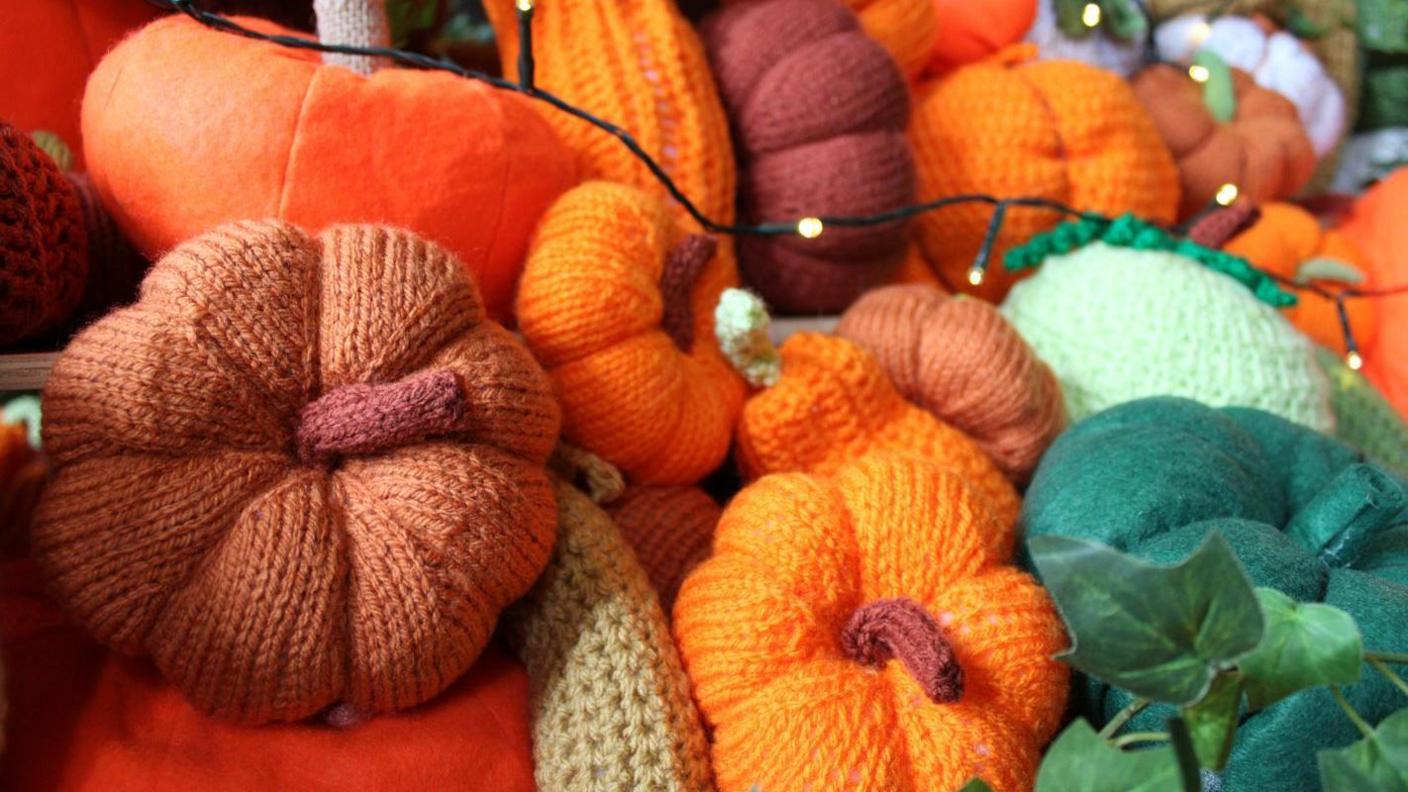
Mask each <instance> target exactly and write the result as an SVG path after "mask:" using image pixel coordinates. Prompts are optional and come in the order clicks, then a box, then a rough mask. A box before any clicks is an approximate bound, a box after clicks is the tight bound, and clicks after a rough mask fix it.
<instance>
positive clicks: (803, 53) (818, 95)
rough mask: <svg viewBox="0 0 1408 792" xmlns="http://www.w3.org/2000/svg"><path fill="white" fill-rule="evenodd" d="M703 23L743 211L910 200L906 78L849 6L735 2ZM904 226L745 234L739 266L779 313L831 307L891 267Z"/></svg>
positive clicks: (788, 216)
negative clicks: (808, 234) (733, 145)
mask: <svg viewBox="0 0 1408 792" xmlns="http://www.w3.org/2000/svg"><path fill="white" fill-rule="evenodd" d="M701 32H702V34H703V38H704V44H705V47H706V48H707V50H708V53H709V60H710V62H711V63H712V64H713V67H714V75H715V77H716V79H717V80H718V83H719V93H720V95H721V96H722V97H723V100H724V104H725V106H726V107H727V108H728V111H729V116H730V118H731V120H732V122H733V128H734V138H735V140H736V141H737V154H738V158H739V161H740V165H741V168H742V175H741V183H740V185H739V204H740V205H739V214H740V215H741V216H742V217H744V218H745V219H747V220H748V221H751V222H774V221H777V222H781V221H795V220H798V219H799V218H802V217H811V216H819V215H820V216H824V215H867V214H872V213H876V212H883V211H886V210H889V209H894V208H896V207H899V206H903V205H905V204H908V203H910V202H911V201H912V200H913V199H914V189H915V188H914V185H915V176H914V162H913V158H912V157H911V156H910V151H909V143H908V141H907V140H906V139H905V136H904V128H905V124H906V123H907V121H908V119H909V92H908V88H907V86H906V83H905V79H904V75H902V74H901V73H900V71H899V68H898V67H896V66H895V63H894V61H893V60H891V59H890V56H889V55H887V54H886V52H885V50H884V49H883V48H881V46H880V45H879V44H877V43H875V42H874V41H872V40H871V39H870V38H869V37H867V36H866V35H865V33H864V32H863V31H862V30H861V27H860V24H859V23H858V22H857V21H856V18H855V16H854V15H852V14H851V12H850V11H848V10H846V9H845V8H843V7H842V6H841V5H840V4H839V3H837V2H836V1H835V0H759V2H750V3H737V4H733V5H729V6H726V7H725V8H724V9H723V10H722V11H720V12H719V13H718V14H716V15H715V16H713V17H711V18H710V19H708V20H706V22H705V23H704V25H703V27H702V30H701ZM904 228H905V226H904V224H903V223H891V224H886V225H883V226H875V227H871V228H826V229H824V230H823V233H822V234H821V235H820V236H818V237H816V238H813V239H806V238H802V237H799V236H780V237H767V236H747V237H743V238H742V240H741V241H740V243H739V251H738V258H739V266H740V270H741V272H742V274H743V277H744V280H746V281H747V282H748V284H749V285H750V286H752V287H753V288H754V289H756V290H757V291H758V292H759V293H760V294H761V295H762V296H763V297H764V298H765V299H766V300H767V301H768V304H769V305H771V306H773V307H774V308H776V309H777V310H779V311H782V312H790V313H813V312H828V311H839V310H841V309H843V308H845V307H846V306H847V305H849V304H850V303H851V302H852V301H853V300H855V298H856V297H858V296H859V295H860V294H861V293H862V292H864V291H865V290H866V289H868V288H869V287H871V286H875V285H877V284H879V283H881V282H883V281H884V280H885V279H886V278H887V276H888V275H889V274H890V272H891V271H892V270H893V269H894V268H895V267H896V266H898V264H899V263H900V261H901V259H903V257H904V253H905V234H904Z"/></svg>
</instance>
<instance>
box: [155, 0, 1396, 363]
mask: <svg viewBox="0 0 1408 792" xmlns="http://www.w3.org/2000/svg"><path fill="white" fill-rule="evenodd" d="M563 1H564V2H568V1H570V0H563ZM148 2H150V3H153V4H156V5H159V6H163V7H166V8H169V9H172V10H175V11H177V12H180V13H182V14H185V15H186V16H188V17H190V18H191V19H193V20H195V21H196V22H199V23H200V24H202V25H204V26H206V27H208V28H211V29H213V30H218V31H221V32H224V33H230V34H233V35H238V36H242V37H244V38H248V39H254V40H257V41H264V42H268V43H271V44H275V45H278V46H281V47H286V48H289V49H299V50H309V51H313V52H332V53H339V54H344V55H365V56H371V57H376V58H385V59H388V60H390V61H394V62H396V63H400V64H402V65H405V66H410V67H414V68H419V69H425V70H430V71H443V72H449V73H451V74H454V75H456V76H458V77H461V78H463V79H468V80H475V81H478V82H481V83H484V84H486V85H489V86H490V87H493V88H495V89H498V90H502V91H509V92H511V93H516V94H520V95H522V96H525V97H527V98H529V99H531V100H534V101H538V102H542V103H544V104H547V105H549V106H551V107H553V108H554V109H556V110H558V111H560V112H563V113H566V114H568V115H571V116H573V117H575V118H578V119H581V120H582V121H585V122H586V123H588V124H591V125H592V126H594V127H596V128H597V129H600V130H601V131H603V132H606V133H607V134H609V135H611V136H612V137H614V138H616V140H617V141H618V142H619V143H620V144H621V145H622V146H623V147H625V148H626V150H627V151H629V152H630V153H631V155H632V156H633V157H635V158H636V159H637V160H638V161H640V163H641V164H642V165H643V166H644V167H645V168H646V170H648V171H649V172H650V174H651V176H652V177H653V178H654V179H655V180H656V181H657V182H659V184H660V186H661V187H662V188H663V189H664V190H665V192H666V193H668V194H669V196H670V198H671V199H672V200H674V201H675V202H676V203H677V204H679V206H680V207H681V208H682V209H684V211H685V212H686V213H687V214H688V215H689V216H690V217H691V218H693V219H694V221H695V222H697V223H698V224H699V226H700V227H701V228H703V229H704V230H706V231H709V232H711V233H716V234H724V235H728V236H797V237H801V238H803V239H816V238H817V237H819V236H821V235H822V234H823V233H824V232H825V231H826V229H827V228H829V227H832V226H835V227H838V228H863V227H872V226H879V225H885V224H888V223H897V222H899V221H903V220H907V219H910V218H913V217H917V216H919V215H922V214H926V213H928V212H933V211H938V210H942V209H945V208H947V207H951V206H957V205H963V204H986V205H988V206H991V207H993V213H992V217H991V218H990V220H989V222H988V226H987V229H986V232H985V234H984V237H983V241H982V244H981V246H980V247H979V249H978V252H977V254H976V255H975V257H974V259H973V263H972V265H971V266H970V268H969V271H968V282H969V283H971V284H973V285H975V286H976V285H980V284H981V283H982V282H983V279H984V277H985V275H986V272H987V269H988V266H989V263H990V261H991V259H992V253H993V250H994V248H995V247H996V244H997V239H998V235H999V233H1000V231H1001V228H1002V225H1003V223H1004V221H1005V219H1006V216H1007V211H1008V209H1009V208H1012V207H1022V208H1031V209H1045V210H1047V211H1050V212H1052V213H1054V214H1056V215H1059V216H1061V217H1064V218H1067V219H1075V220H1086V221H1090V222H1096V223H1104V224H1109V223H1112V222H1114V219H1113V218H1110V217H1106V216H1104V215H1102V214H1100V213H1097V212H1088V211H1082V210H1079V209H1076V208H1074V207H1071V206H1069V205H1067V204H1065V203H1062V202H1060V201H1056V200H1052V199H1048V198H1040V197H1007V198H1002V197H998V196H994V195H988V194H983V193H968V194H962V195H951V196H946V197H944V198H939V199H936V200H932V201H926V202H923V203H916V204H909V205H906V206H900V207H896V208H894V209H890V210H887V211H883V212H877V213H874V214H868V215H806V216H804V217H801V218H798V219H796V220H790V221H770V222H762V223H757V224H746V223H721V222H718V221H716V220H714V219H713V218H712V217H709V216H708V215H706V214H705V213H704V212H703V211H702V210H700V209H699V207H698V206H697V205H695V203H694V201H692V200H691V199H690V197H689V196H688V195H685V193H684V191H683V190H681V189H680V187H679V185H678V184H676V183H675V181H674V179H673V178H671V176H670V175H669V173H668V172H666V170H665V168H664V167H663V166H662V165H661V164H660V163H659V162H657V161H656V160H655V158H654V157H652V156H651V155H650V154H649V152H647V151H646V150H645V149H644V148H643V147H642V146H641V145H640V143H639V142H637V141H636V139H635V138H634V137H632V136H631V134H630V133H629V132H627V131H626V130H625V129H623V128H622V127H620V126H619V125H617V124H615V123H613V122H611V121H609V120H607V119H603V118H600V117H598V116H596V115H593V114H592V113H590V112H588V111H586V110H584V109H582V108H580V107H577V106H576V105H573V104H572V103H570V102H568V101H566V100H565V99H563V98H561V97H559V96H557V95H556V94H554V93H552V92H551V91H547V90H544V89H543V88H540V87H538V86H537V85H536V84H535V82H534V71H535V65H534V58H533V33H532V28H533V24H532V23H533V16H534V11H535V1H534V0H515V2H514V9H515V11H516V13H517V23H518V25H517V26H518V35H519V42H520V44H519V54H518V75H519V79H518V80H517V81H513V80H509V79H506V78H503V77H499V76H495V75H492V74H488V73H486V72H482V71H479V70H476V69H469V68H466V67H463V66H461V65H459V64H457V63H454V62H453V61H450V60H449V59H447V58H435V57H432V56H429V55H424V54H422V53H418V52H412V51H409V50H402V49H396V48H394V47H362V46H355V45H350V44H325V43H323V42H321V41H318V40H316V39H311V38H307V37H304V36H290V35H283V34H277V33H264V32H262V31H258V30H254V29H252V28H248V27H245V26H244V25H241V24H239V23H238V22H235V21H234V20H232V19H230V18H228V17H226V16H224V15H222V14H217V13H215V12H212V11H206V10H204V9H201V8H199V7H197V6H196V5H195V3H194V0H148ZM1090 5H1091V6H1096V11H1094V12H1090V17H1089V18H1090V19H1091V20H1092V21H1093V22H1094V24H1092V25H1090V27H1094V26H1095V25H1098V24H1099V21H1100V20H1099V18H1098V17H1097V16H1096V14H1097V12H1098V10H1099V9H1098V5H1096V4H1095V3H1091V4H1090ZM1138 6H1139V8H1140V10H1141V12H1143V13H1144V14H1145V15H1146V17H1147V16H1149V14H1148V10H1147V8H1146V7H1145V5H1144V3H1143V2H1139V3H1138ZM1219 10H1221V9H1219ZM1217 13H1218V11H1214V13H1213V15H1212V16H1214V18H1215V15H1216V14H1217ZM1237 198H1238V188H1237V185H1235V184H1231V183H1229V184H1224V185H1222V187H1221V188H1220V189H1219V190H1218V193H1217V197H1216V198H1215V200H1214V202H1213V204H1214V205H1221V206H1228V205H1230V204H1232V203H1233V202H1235V201H1236V200H1237ZM1266 275H1267V277H1269V278H1272V279H1274V280H1276V281H1277V282H1278V283H1281V284H1282V285H1284V286H1286V287H1288V288H1291V289H1295V290H1302V291H1310V292H1313V293H1315V294H1317V295H1319V296H1322V297H1324V298H1325V299H1328V300H1332V301H1334V303H1335V305H1336V309H1337V312H1338V314H1339V317H1340V325H1341V329H1342V331H1343V333H1344V339H1345V346H1346V349H1347V350H1348V354H1347V355H1346V361H1347V363H1348V364H1349V366H1350V367H1351V368H1354V369H1356V370H1357V369H1359V368H1360V367H1362V365H1363V359H1362V357H1361V356H1360V353H1359V350H1358V345H1357V343H1356V341H1355V339H1354V332H1353V328H1352V327H1351V325H1350V322H1349V318H1348V312H1347V310H1346V309H1345V307H1344V304H1345V301H1346V300H1350V299H1378V298H1383V297H1391V296H1396V295H1400V294H1408V284H1405V285H1403V286H1400V287H1395V288H1390V289H1357V288H1349V289H1344V290H1342V291H1339V292H1336V293H1332V292H1330V291H1328V290H1326V289H1323V288H1321V287H1319V286H1316V285H1315V284H1309V283H1296V282H1294V281H1292V280H1291V279H1287V278H1283V277H1281V276H1277V275H1275V274H1274V273H1266Z"/></svg>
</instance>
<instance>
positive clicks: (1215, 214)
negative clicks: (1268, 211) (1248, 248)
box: [1188, 201, 1261, 250]
mask: <svg viewBox="0 0 1408 792" xmlns="http://www.w3.org/2000/svg"><path fill="white" fill-rule="evenodd" d="M1260 219H1261V208H1260V207H1258V206H1257V205H1256V203H1255V202H1253V201H1237V202H1236V203H1234V204H1232V205H1231V206H1225V207H1222V208H1219V209H1215V210H1213V211H1211V212H1208V213H1207V214H1206V215H1204V216H1203V217H1201V218H1199V220H1198V222H1196V223H1194V224H1193V227H1192V228H1190V229H1188V238H1189V239H1190V240H1192V241H1194V242H1197V243H1198V244H1199V245H1202V246H1203V247H1205V248H1209V249H1212V250H1220V249H1221V248H1222V246H1223V245H1225V244H1227V243H1228V242H1229V241H1231V239H1232V238H1233V237H1235V236H1237V235H1238V234H1240V233H1242V232H1243V231H1246V230H1247V229H1248V228H1251V227H1252V225H1254V224H1255V223H1256V221H1258V220H1260Z"/></svg>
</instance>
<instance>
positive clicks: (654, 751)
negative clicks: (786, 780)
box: [504, 481, 713, 792]
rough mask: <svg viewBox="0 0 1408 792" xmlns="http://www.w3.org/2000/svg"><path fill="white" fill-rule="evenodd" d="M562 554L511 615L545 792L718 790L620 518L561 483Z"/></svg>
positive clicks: (684, 684)
mask: <svg viewBox="0 0 1408 792" xmlns="http://www.w3.org/2000/svg"><path fill="white" fill-rule="evenodd" d="M554 490H555V492H556V495H557V506H558V534H557V544H556V545H555V546H554V548H553V553H552V559H551V560H550V561H549V562H548V566H547V569H546V570H545V571H544V573H543V576H542V578H541V579H539V581H538V582H537V584H536V585H534V587H533V589H532V591H530V592H529V593H528V595H527V596H526V597H525V598H524V599H523V600H522V601H521V602H519V603H518V604H516V605H514V606H513V607H512V608H511V609H509V610H508V611H507V612H505V614H504V624H505V628H506V630H507V632H508V634H509V636H510V641H511V642H512V643H513V644H514V646H515V647H516V651H517V653H518V656H519V657H520V658H521V659H522V660H523V664H524V665H525V666H526V667H527V669H528V675H529V677H530V678H531V679H532V683H533V699H532V712H533V762H534V776H535V777H536V778H537V781H538V788H539V789H541V790H544V792H558V791H559V790H561V792H592V791H596V790H599V791H600V792H608V790H611V791H615V790H634V789H641V790H645V789H649V790H661V791H662V792H688V791H690V790H697V791H698V792H708V791H709V790H712V789H713V779H712V772H711V770H710V767H709V753H708V751H709V748H708V741H707V740H706V739H705V736H704V730H703V726H702V724H701V722H700V719H699V712H698V711H697V710H696V709H695V707H694V702H693V700H692V699H691V698H690V692H689V680H688V679H687V678H686V677H685V674H684V669H683V668H682V667H681V665H680V659H679V655H678V654H677V653H676V651H675V644H674V642H673V640H672V639H671V638H670V629H669V626H668V625H667V624H666V621H665V615H664V613H663V612H662V611H661V609H660V604H659V601H658V600H657V599H656V597H655V592H654V591H653V590H652V588H651V585H650V581H649V580H648V579H647V578H646V574H645V572H644V571H643V570H642V569H641V568H640V565H639V564H638V563H636V560H635V559H634V558H633V557H632V555H631V549H630V546H629V545H627V544H626V542H625V541H624V540H623V539H622V537H621V534H620V533H619V532H618V531H617V530H616V526H615V525H614V524H613V523H612V522H611V518H610V517H608V516H607V515H606V513H605V512H603V511H602V510H601V509H600V508H598V507H597V506H596V505H595V504H593V503H592V502H591V500H590V499H588V498H587V497H586V496H585V495H583V494H582V493H581V492H578V491H577V490H575V489H574V488H572V487H571V486H570V485H568V484H566V483H563V482H561V481H555V482H554Z"/></svg>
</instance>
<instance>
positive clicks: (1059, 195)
mask: <svg viewBox="0 0 1408 792" xmlns="http://www.w3.org/2000/svg"><path fill="white" fill-rule="evenodd" d="M1034 55H1035V50H1034V48H1032V47H1031V46H1029V45H1024V46H1017V47H1012V48H1009V49H1007V50H1004V51H1003V52H1002V53H1000V54H998V55H997V56H996V57H994V58H991V59H988V60H985V61H983V62H981V63H975V64H973V65H971V66H967V67H964V68H962V69H960V70H958V71H956V72H954V73H953V74H951V75H949V76H948V77H947V78H945V79H943V80H938V81H934V82H931V83H928V84H926V85H924V86H922V87H921V88H920V90H919V94H918V98H917V100H916V104H915V110H914V120H913V122H912V123H911V124H910V128H909V136H910V140H911V141H912V142H913V144H914V157H915V163H916V165H917V166H918V169H919V200H921V201H931V200H935V199H938V198H944V197H947V196H953V195H963V194H969V193H985V194H989V195H995V196H997V197H999V198H1001V197H1019V196H1025V197H1041V198H1049V199H1052V200H1056V201H1060V202H1062V203H1065V204H1067V205H1070V206H1074V207H1075V208H1077V209H1082V210H1090V211H1095V212H1101V213H1104V214H1120V213H1123V212H1133V213H1134V214H1136V215H1139V216H1140V217H1147V218H1150V219H1152V220H1154V221H1155V222H1160V223H1169V222H1172V221H1173V220H1174V216H1175V215H1176V214H1177V211H1178V196H1179V192H1178V172H1177V168H1176V167H1175V165H1174V162H1173V159H1172V158H1171V157H1170V156H1169V153H1168V150H1167V148H1165V146H1164V144H1163V143H1162V142H1161V141H1160V140H1159V136H1158V133H1157V132H1156V131H1155V129H1154V126H1153V124H1152V123H1151V122H1150V121H1149V117H1148V115H1147V114H1146V113H1144V111H1143V110H1142V109H1141V108H1140V106H1139V103H1138V102H1137V101H1136V100H1135V98H1134V95H1133V94H1132V93H1131V92H1130V90H1129V86H1128V85H1126V84H1125V82H1124V81H1123V80H1121V79H1120V78H1119V77H1118V76H1116V75H1114V74H1111V73H1110V72H1107V71H1104V70H1102V69H1098V68H1095V67H1094V66H1089V65H1087V64H1084V63H1078V62H1073V61H1036V60H1033V57H1034ZM992 214H993V208H992V207H991V206H986V205H979V204H962V205H958V206H952V207H949V208H946V209H944V210H942V211H938V212H928V213H926V214H924V215H922V216H921V217H920V218H919V220H918V222H917V226H918V230H919V241H920V244H921V246H922V247H923V250H924V255H925V257H926V258H927V259H928V260H929V264H930V266H931V267H932V268H933V269H934V271H935V272H936V273H937V274H938V276H939V278H940V280H942V281H943V283H944V285H945V286H946V287H947V289H948V290H949V291H958V290H962V291H964V292H967V293H970V294H976V295H978V296H980V297H983V298H984V299H987V300H990V301H997V300H1000V299H1001V298H1002V296H1003V295H1005V294H1006V293H1007V289H1008V288H1009V287H1010V286H1011V284H1012V283H1013V281H1014V280H1015V278H1014V277H1013V276H1012V274H1010V273H1007V272H1004V271H1002V270H1001V269H1000V268H998V267H996V266H994V267H990V268H989V269H988V270H987V273H986V277H985V278H984V279H983V281H982V283H981V284H980V285H977V286H974V285H973V284H971V283H970V282H969V279H968V278H969V268H970V267H971V266H972V264H973V260H974V258H975V257H976V256H977V254H978V250H979V248H980V247H981V246H982V241H983V238H984V236H985V235H986V234H987V231H988V224H989V220H990V219H991V218H992ZM1059 220H1060V217H1059V216H1058V215H1056V214H1054V213H1053V212H1051V211H1050V210H1046V209H1032V208H1021V207H1014V208H1011V209H1010V210H1009V211H1008V212H1007V215H1006V220H1005V222H1004V223H1003V225H1002V229H1001V231H1000V233H999V234H998V236H997V246H996V249H995V251H994V256H995V257H1000V256H1001V254H1002V252H1003V251H1004V250H1006V249H1007V248H1008V247H1011V246H1012V245H1014V244H1020V243H1021V242H1024V241H1026V240H1027V239H1028V238H1029V237H1031V236H1032V234H1034V233H1037V232H1038V231H1042V230H1045V229H1048V228H1051V227H1052V226H1054V225H1056V223H1057V222H1058V221H1059ZM997 260H998V259H997V258H994V262H995V261H997Z"/></svg>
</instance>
